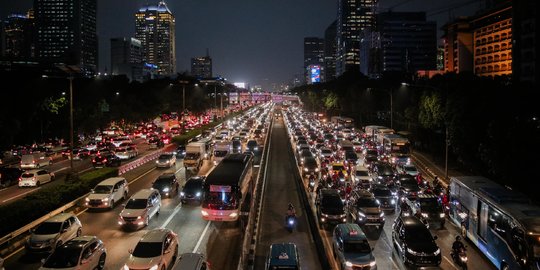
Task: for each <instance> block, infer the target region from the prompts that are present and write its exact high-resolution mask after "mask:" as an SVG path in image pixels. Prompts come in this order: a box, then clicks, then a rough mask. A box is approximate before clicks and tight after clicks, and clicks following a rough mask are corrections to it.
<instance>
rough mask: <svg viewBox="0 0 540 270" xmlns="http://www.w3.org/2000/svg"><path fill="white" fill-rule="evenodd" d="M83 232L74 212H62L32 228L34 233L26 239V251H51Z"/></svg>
mask: <svg viewBox="0 0 540 270" xmlns="http://www.w3.org/2000/svg"><path fill="white" fill-rule="evenodd" d="M81 234H82V224H81V221H79V219H78V218H77V217H76V216H75V215H73V214H72V213H61V214H58V215H56V216H54V217H51V218H49V219H47V220H45V221H43V222H42V223H41V224H39V225H38V226H37V227H36V228H35V229H32V235H30V238H28V240H26V245H25V247H26V251H27V252H29V253H50V252H52V251H54V249H55V248H56V247H58V246H60V245H62V244H63V243H65V242H67V241H69V240H70V239H72V238H75V237H77V236H80V235H81Z"/></svg>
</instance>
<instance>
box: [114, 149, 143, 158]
mask: <svg viewBox="0 0 540 270" xmlns="http://www.w3.org/2000/svg"><path fill="white" fill-rule="evenodd" d="M114 154H115V155H116V156H117V157H118V158H119V159H122V160H126V159H131V158H134V157H136V156H137V155H138V154H139V152H138V151H137V148H135V147H133V146H121V147H118V148H116V150H115V153H114Z"/></svg>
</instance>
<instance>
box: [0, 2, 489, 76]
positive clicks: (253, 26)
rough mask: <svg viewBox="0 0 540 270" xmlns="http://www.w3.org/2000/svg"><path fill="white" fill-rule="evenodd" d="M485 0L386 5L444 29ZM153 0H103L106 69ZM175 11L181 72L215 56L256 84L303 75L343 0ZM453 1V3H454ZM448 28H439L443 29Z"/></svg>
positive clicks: (220, 70)
mask: <svg viewBox="0 0 540 270" xmlns="http://www.w3.org/2000/svg"><path fill="white" fill-rule="evenodd" d="M481 2H483V1H482V0H477V1H474V0H473V1H471V0H445V1H441V0H380V2H379V3H380V5H379V7H380V9H382V10H384V9H387V8H389V7H392V6H395V5H398V4H400V5H398V6H395V7H394V8H393V10H394V11H426V12H427V13H428V19H429V20H436V21H437V23H438V25H437V27H438V28H440V27H441V26H442V25H443V24H444V23H446V22H447V21H448V18H449V17H451V16H459V15H471V14H473V13H474V12H475V11H476V10H477V9H479V8H480V7H481ZM32 3H33V1H32V0H16V1H7V0H2V1H0V18H2V19H3V18H5V17H6V16H7V15H8V14H9V13H13V12H25V11H26V10H28V8H30V7H32ZM145 3H154V1H151V0H148V1H147V0H98V18H97V19H98V37H99V70H100V71H101V72H103V71H105V69H106V68H107V69H110V38H112V37H121V36H134V31H135V20H134V14H135V12H136V11H137V10H138V8H139V7H141V6H142V5H144V4H145ZM155 3H157V0H155ZM167 5H168V6H169V9H170V10H171V11H172V12H173V14H174V16H175V18H176V43H177V46H176V55H177V70H178V72H182V71H187V70H189V66H190V59H191V57H195V56H204V55H205V53H206V48H208V49H209V50H210V56H211V57H212V60H213V70H214V76H215V75H221V76H223V77H225V78H227V79H228V80H229V81H232V82H235V81H244V82H248V83H250V85H252V86H253V85H257V84H259V85H263V86H269V84H270V83H288V82H290V81H291V80H292V79H293V78H294V75H295V74H298V75H299V74H302V73H303V71H302V66H303V38H304V37H307V36H319V37H323V36H324V30H325V29H326V27H327V26H328V25H329V24H330V23H331V22H332V21H333V20H334V19H336V15H337V1H336V0H266V1H263V0H227V1H216V0H213V1H212V0H181V1H178V0H175V1H173V0H169V1H167ZM449 8H450V10H449ZM440 34H441V32H440V31H439V35H440Z"/></svg>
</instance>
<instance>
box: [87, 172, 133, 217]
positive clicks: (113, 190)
mask: <svg viewBox="0 0 540 270" xmlns="http://www.w3.org/2000/svg"><path fill="white" fill-rule="evenodd" d="M128 192H129V187H128V182H127V180H126V178H124V177H111V178H107V179H105V180H103V181H101V182H100V183H99V184H97V185H96V186H95V187H94V188H93V189H92V191H91V192H90V194H89V195H88V196H87V197H86V198H85V203H84V205H85V206H86V207H88V208H90V209H100V208H106V209H109V210H112V209H113V208H114V205H115V203H116V202H119V201H120V200H125V199H127V198H128Z"/></svg>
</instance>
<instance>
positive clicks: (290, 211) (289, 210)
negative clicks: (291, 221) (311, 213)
mask: <svg viewBox="0 0 540 270" xmlns="http://www.w3.org/2000/svg"><path fill="white" fill-rule="evenodd" d="M290 216H293V217H295V216H296V211H295V210H294V206H293V204H292V203H289V205H288V206H287V217H290Z"/></svg>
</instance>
